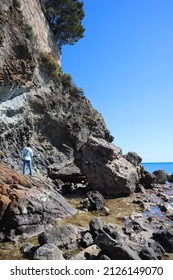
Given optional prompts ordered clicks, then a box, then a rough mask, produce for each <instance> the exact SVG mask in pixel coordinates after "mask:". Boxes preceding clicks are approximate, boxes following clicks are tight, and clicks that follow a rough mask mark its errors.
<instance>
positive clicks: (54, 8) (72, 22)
mask: <svg viewBox="0 0 173 280" xmlns="http://www.w3.org/2000/svg"><path fill="white" fill-rule="evenodd" d="M42 5H44V7H45V10H46V17H47V20H48V22H49V25H50V28H51V30H52V32H53V34H54V36H55V39H56V42H57V45H58V46H59V47H60V48H61V47H62V46H63V45H67V44H69V45H73V44H74V43H75V42H77V41H78V40H79V39H81V38H83V36H84V31H85V29H84V28H83V26H82V20H83V18H84V15H85V14H84V11H83V5H84V4H83V1H82V2H80V1H78V0H58V1H57V0H49V1H46V2H45V1H43V3H42Z"/></svg>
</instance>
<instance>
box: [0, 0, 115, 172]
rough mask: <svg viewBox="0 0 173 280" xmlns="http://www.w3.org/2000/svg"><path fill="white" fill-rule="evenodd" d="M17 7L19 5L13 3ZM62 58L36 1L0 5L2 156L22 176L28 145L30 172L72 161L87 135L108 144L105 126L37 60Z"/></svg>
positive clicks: (80, 96) (76, 93)
mask: <svg viewBox="0 0 173 280" xmlns="http://www.w3.org/2000/svg"><path fill="white" fill-rule="evenodd" d="M18 2H20V5H17V3H18ZM48 52H50V53H51V56H52V57H54V58H56V61H57V65H60V52H59V50H58V48H57V46H56V44H55V42H54V39H53V36H52V34H51V31H50V29H49V26H48V24H47V22H46V19H45V17H44V14H43V12H42V9H41V5H40V1H39V0H32V1H29V4H28V1H26V0H20V1H14V0H13V1H12V0H8V1H7V0H1V2H0V115H1V119H0V132H1V133H0V150H1V151H2V152H3V154H4V159H3V160H4V162H6V163H8V165H9V166H11V167H12V168H14V169H15V170H17V171H19V170H21V161H20V159H19V154H20V151H21V149H22V147H23V146H24V145H25V144H26V143H27V142H28V141H29V142H31V145H32V147H33V150H34V156H35V157H34V167H35V170H39V171H40V172H42V173H46V172H47V167H48V166H49V165H50V164H59V163H62V162H65V161H69V160H70V161H71V160H73V158H74V157H75V155H76V151H77V149H78V148H79V147H80V146H81V144H83V143H84V142H86V140H87V138H88V136H89V135H93V136H95V137H99V138H103V139H106V140H107V141H108V142H111V141H112V139H113V138H112V136H111V135H110V133H109V131H108V130H107V128H106V125H105V122H104V120H103V118H102V116H101V114H100V113H98V112H97V111H96V110H95V109H94V108H93V107H92V105H91V104H90V102H89V100H88V99H87V98H86V97H85V96H84V95H83V94H81V92H80V90H79V89H78V88H77V87H76V85H74V84H73V82H72V81H71V80H69V79H68V78H69V76H68V75H64V76H63V79H62V78H61V77H57V78H56V79H54V78H53V77H52V76H51V75H50V71H48V68H47V65H46V64H45V63H44V62H43V60H42V59H41V57H42V56H43V54H47V53H48Z"/></svg>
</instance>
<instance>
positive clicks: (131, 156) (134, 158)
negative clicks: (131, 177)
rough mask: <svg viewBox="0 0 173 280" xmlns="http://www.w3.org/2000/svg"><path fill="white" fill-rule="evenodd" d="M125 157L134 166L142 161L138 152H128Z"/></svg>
mask: <svg viewBox="0 0 173 280" xmlns="http://www.w3.org/2000/svg"><path fill="white" fill-rule="evenodd" d="M123 157H124V158H125V159H127V160H128V161H130V162H131V163H132V164H133V165H134V166H138V165H139V164H140V163H141V161H142V158H141V157H140V156H139V155H138V154H137V153H136V152H128V153H127V154H126V155H124V156H123Z"/></svg>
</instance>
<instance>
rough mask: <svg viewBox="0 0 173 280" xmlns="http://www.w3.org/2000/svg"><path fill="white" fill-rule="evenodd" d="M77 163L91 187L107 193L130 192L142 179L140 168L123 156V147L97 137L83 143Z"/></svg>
mask: <svg viewBox="0 0 173 280" xmlns="http://www.w3.org/2000/svg"><path fill="white" fill-rule="evenodd" d="M75 164H76V165H77V166H78V167H79V168H80V169H81V171H82V173H83V174H84V175H86V177H87V180H88V183H89V186H90V187H91V189H92V190H97V191H99V192H100V193H101V194H103V195H113V196H116V195H130V194H131V193H133V192H134V190H135V188H136V184H137V182H138V174H137V171H136V168H135V167H134V166H133V165H132V164H131V163H130V162H129V161H127V160H126V159H125V158H123V156H122V150H121V148H119V147H117V146H115V145H113V144H111V143H108V142H107V141H105V140H103V139H99V138H95V137H92V136H91V137H89V138H88V140H87V142H86V143H85V144H83V145H82V146H81V148H80V149H79V151H78V155H77V157H76V159H75Z"/></svg>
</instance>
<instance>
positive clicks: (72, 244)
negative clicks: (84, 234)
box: [38, 224, 81, 249]
mask: <svg viewBox="0 0 173 280" xmlns="http://www.w3.org/2000/svg"><path fill="white" fill-rule="evenodd" d="M79 240H81V233H80V230H79V229H78V228H77V227H75V226H72V225H70V224H67V225H64V226H60V227H58V226H56V227H52V228H51V229H47V230H46V231H44V232H43V233H41V234H40V235H39V236H38V241H39V244H40V245H44V244H48V243H52V244H55V245H56V246H57V247H58V248H60V249H75V248H77V247H78V242H79Z"/></svg>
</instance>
